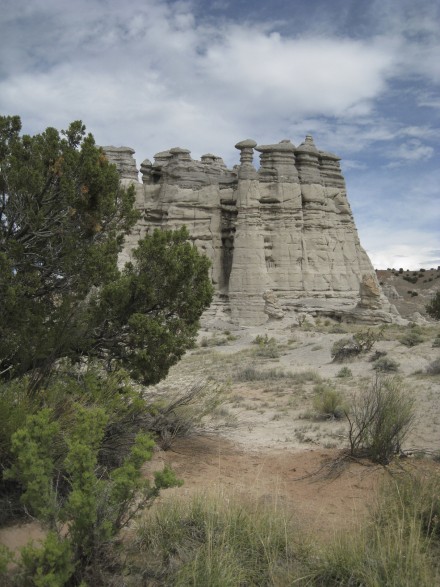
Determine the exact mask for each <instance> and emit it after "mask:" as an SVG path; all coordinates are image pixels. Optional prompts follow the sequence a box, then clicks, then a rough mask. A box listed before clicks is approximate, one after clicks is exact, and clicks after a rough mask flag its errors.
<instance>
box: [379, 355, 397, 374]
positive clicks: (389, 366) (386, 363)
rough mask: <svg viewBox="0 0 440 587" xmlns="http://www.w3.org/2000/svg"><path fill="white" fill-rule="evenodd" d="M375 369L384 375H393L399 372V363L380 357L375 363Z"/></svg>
mask: <svg viewBox="0 0 440 587" xmlns="http://www.w3.org/2000/svg"><path fill="white" fill-rule="evenodd" d="M373 369H374V370H375V371H381V372H382V373H392V372H396V371H398V370H399V363H398V362H397V361H394V360H393V359H389V358H388V357H380V358H379V359H377V360H376V361H374V365H373Z"/></svg>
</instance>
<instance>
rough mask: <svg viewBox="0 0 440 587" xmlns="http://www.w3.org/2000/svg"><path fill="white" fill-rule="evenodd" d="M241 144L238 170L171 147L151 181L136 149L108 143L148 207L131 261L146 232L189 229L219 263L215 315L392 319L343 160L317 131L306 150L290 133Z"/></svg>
mask: <svg viewBox="0 0 440 587" xmlns="http://www.w3.org/2000/svg"><path fill="white" fill-rule="evenodd" d="M235 146H236V148H237V149H238V150H239V151H240V164H239V165H236V166H235V167H234V168H233V169H232V170H231V169H228V168H227V167H226V165H225V164H224V161H223V159H222V158H221V157H218V156H216V155H213V154H211V153H208V154H206V155H203V156H202V157H201V160H200V161H197V160H194V159H192V157H191V154H190V151H189V150H188V149H183V148H180V147H174V148H171V149H169V150H168V151H162V152H160V153H157V154H156V155H155V156H154V162H153V163H152V162H151V161H149V160H148V159H147V160H145V161H143V162H142V163H141V165H140V172H141V176H142V183H141V182H139V180H138V171H137V168H136V163H135V161H134V159H133V150H132V149H129V148H127V147H120V148H115V147H105V148H104V149H105V151H106V154H107V157H108V158H109V160H111V161H112V162H114V163H115V164H116V165H117V167H118V169H119V171H120V173H121V178H122V179H123V181H130V182H132V183H133V184H134V185H135V186H136V191H137V198H136V202H137V206H138V207H139V208H140V209H141V212H142V220H141V221H139V223H138V226H137V230H136V231H135V232H134V234H133V235H132V237H131V240H130V241H129V242H128V243H127V247H126V250H125V252H124V255H123V257H122V260H124V259H127V258H129V256H130V248H132V247H133V246H134V245H135V242H136V240H137V238H139V237H140V236H142V235H143V234H145V233H147V232H149V231H151V230H153V229H154V228H168V229H169V228H178V227H180V226H182V225H186V226H187V228H188V230H189V232H190V234H191V237H192V239H193V241H194V243H195V245H196V246H197V247H198V248H199V249H200V250H201V251H202V252H203V253H205V254H206V255H207V256H208V257H209V259H210V260H211V265H212V266H211V277H212V281H213V283H214V285H215V288H216V292H217V296H216V301H215V303H214V304H213V306H212V308H211V310H210V313H211V315H212V316H214V315H215V314H217V315H222V316H223V318H224V319H227V320H232V322H234V323H236V324H239V325H242V326H252V325H258V324H263V323H265V322H266V321H267V320H277V319H282V318H283V317H284V316H288V315H289V313H294V312H296V311H308V312H311V313H313V314H315V315H316V314H323V315H335V316H337V317H339V318H340V317H341V316H342V317H343V316H344V313H347V316H348V315H350V316H353V310H354V309H355V308H356V312H355V314H356V315H357V316H359V318H360V319H362V320H366V321H372V322H374V320H375V319H377V320H378V321H382V322H383V321H390V322H391V321H392V320H393V317H392V315H391V314H390V308H389V307H386V302H385V297H384V296H383V295H380V286H379V284H378V282H377V279H376V275H375V272H374V269H373V267H372V265H371V262H370V260H369V258H368V256H367V254H366V252H365V251H364V249H363V248H362V247H361V244H360V242H359V237H358V233H357V230H356V226H355V223H354V219H353V215H352V212H351V209H350V205H349V203H348V200H347V193H346V187H345V181H344V178H343V176H342V173H341V168H340V164H339V158H338V157H337V156H336V155H333V154H332V153H328V152H325V151H320V150H319V149H318V148H317V147H316V146H315V143H314V141H313V138H312V137H311V136H310V135H308V136H307V137H306V138H305V140H304V142H302V143H301V144H300V145H299V146H298V147H295V145H294V144H293V143H292V142H291V141H290V140H289V139H283V140H282V141H280V142H279V143H275V144H271V145H257V143H256V141H254V140H252V139H246V140H243V141H240V142H238V143H237V144H236V145H235ZM255 151H257V153H259V155H260V165H259V168H258V170H257V169H256V167H255V166H254V156H255ZM376 290H377V291H376ZM368 292H370V293H368ZM371 292H374V295H373V294H372V293H371ZM391 310H392V309H391Z"/></svg>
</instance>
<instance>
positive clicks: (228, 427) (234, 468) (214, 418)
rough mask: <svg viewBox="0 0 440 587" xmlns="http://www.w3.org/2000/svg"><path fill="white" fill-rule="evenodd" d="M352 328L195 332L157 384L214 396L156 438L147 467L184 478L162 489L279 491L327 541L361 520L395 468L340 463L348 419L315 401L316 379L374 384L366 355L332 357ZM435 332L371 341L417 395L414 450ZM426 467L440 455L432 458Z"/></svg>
mask: <svg viewBox="0 0 440 587" xmlns="http://www.w3.org/2000/svg"><path fill="white" fill-rule="evenodd" d="M343 329H345V332H344V331H342V332H341V331H340V330H343ZM355 330H356V327H348V326H346V325H345V326H344V325H343V326H342V327H338V326H337V325H334V324H330V325H321V326H318V327H317V328H314V329H313V330H305V329H302V328H299V327H297V328H291V327H283V328H282V329H280V327H279V326H278V325H276V324H275V325H274V326H273V327H271V326H269V327H265V328H262V327H260V328H252V329H242V330H237V331H217V332H206V331H202V332H201V333H200V336H199V345H198V348H196V349H194V350H193V351H191V352H189V353H188V354H187V355H186V356H185V357H184V358H183V360H182V361H181V362H179V363H178V364H177V365H176V366H175V367H174V368H173V369H172V370H171V372H170V375H169V377H168V378H167V379H166V380H165V381H164V382H162V383H161V384H160V385H159V386H157V388H156V389H155V390H154V393H155V395H157V396H159V397H160V396H164V397H167V398H169V397H170V396H172V395H179V394H182V393H184V392H185V391H188V390H189V389H191V387H192V386H193V385H194V383H197V382H198V383H201V384H202V387H203V388H204V389H205V390H207V391H206V395H205V396H204V397H201V398H200V401H199V400H198V401H199V403H200V404H203V403H204V402H209V401H213V402H215V403H216V407H215V409H214V411H213V413H211V415H210V416H208V417H205V418H202V419H201V421H200V423H199V424H198V426H197V431H196V433H195V434H194V435H193V436H192V437H189V438H174V439H173V440H172V442H171V449H170V450H161V449H160V448H158V450H157V451H156V453H155V457H154V459H153V462H152V463H149V464H147V465H146V468H145V472H146V475H148V476H149V475H150V474H151V472H152V470H154V469H157V468H161V467H162V466H163V464H164V463H167V464H170V465H172V467H173V468H174V469H175V471H176V473H177V475H178V476H179V477H180V478H181V479H183V481H184V486H183V487H182V488H179V489H173V490H168V491H167V492H164V494H163V496H162V497H161V498H160V499H168V497H169V496H170V495H180V496H184V497H185V496H190V495H192V494H193V493H195V492H196V493H198V492H202V491H211V490H212V491H221V492H222V493H225V492H226V493H227V492H232V493H233V494H234V495H237V494H238V495H243V496H249V495H250V496H252V497H253V498H256V499H261V500H265V501H266V500H268V501H279V502H280V503H282V504H283V505H285V506H286V507H287V508H288V509H289V510H290V509H291V510H292V512H294V515H296V516H297V517H298V518H300V520H301V522H302V525H303V527H305V528H308V529H309V530H310V531H311V532H313V534H314V535H316V536H320V537H321V538H323V539H325V538H327V537H331V536H333V534H334V533H335V532H338V531H341V530H345V529H349V528H352V527H353V526H356V524H359V523H360V522H361V521H362V518H363V517H364V514H365V513H366V512H367V511H368V510H370V509H371V507H372V504H373V503H374V499H375V496H376V493H377V488H378V486H379V485H380V482H381V480H382V479H384V478H386V477H387V476H388V475H389V474H390V471H389V470H386V469H384V468H383V467H379V466H373V465H371V464H368V463H364V464H359V463H353V462H352V463H348V464H346V465H345V466H344V467H342V468H338V467H335V466H334V463H335V461H337V460H338V457H339V455H340V454H341V452H340V451H341V450H342V449H343V448H344V447H346V446H347V441H346V430H347V429H346V424H345V422H344V420H343V419H322V418H317V417H316V414H315V413H314V411H313V398H314V397H315V396H316V394H317V389H316V386H317V385H324V386H329V385H330V386H333V387H334V388H335V389H337V390H338V391H339V392H340V393H341V395H342V397H343V398H344V399H345V400H346V401H347V402H349V401H350V399H351V397H352V396H353V394H358V393H360V391H361V390H362V388H363V387H365V386H368V385H371V384H372V381H373V380H374V377H375V371H374V370H373V369H372V363H371V361H370V358H371V354H372V353H369V354H367V355H365V356H361V357H359V358H357V359H356V360H354V361H352V362H349V363H345V364H343V365H341V364H336V363H333V362H332V360H331V354H330V350H331V347H332V345H333V344H334V342H335V341H337V340H339V339H341V338H347V337H350V336H351V334H352V333H353V332H354V331H355ZM439 332H440V327H439V326H437V327H436V328H434V327H433V328H431V329H429V330H426V332H425V335H424V336H425V341H424V342H422V343H421V344H419V345H417V346H415V347H412V348H409V347H407V346H404V345H403V344H401V343H400V342H399V338H400V337H401V336H402V335H403V334H405V330H404V329H402V328H400V329H398V328H395V327H394V328H393V329H391V330H389V331H387V332H386V333H385V339H384V340H381V341H379V342H377V344H376V345H375V347H374V349H373V351H376V350H378V351H381V352H384V353H386V356H387V357H388V358H390V359H393V360H394V361H397V362H398V363H399V368H398V372H397V375H398V376H400V377H401V385H404V386H406V388H407V389H408V390H409V393H411V394H412V395H413V397H414V398H415V400H416V411H417V417H416V425H415V427H414V430H413V431H412V433H411V434H410V436H409V438H408V441H407V443H406V446H405V447H404V448H407V449H412V450H413V453H414V455H415V456H416V455H417V451H423V450H426V451H431V452H432V451H435V450H439V449H440V377H439V376H438V375H435V376H432V375H431V376H428V375H426V374H425V369H426V367H427V366H428V365H429V364H430V363H431V362H432V361H433V360H434V359H436V358H439V356H440V349H439V348H433V346H432V342H433V339H434V338H435V336H436V335H437V334H438V333H439ZM265 335H267V336H268V338H274V340H275V342H274V344H275V346H276V349H277V353H276V354H277V356H276V357H268V356H261V354H260V350H261V349H260V347H259V345H257V344H255V343H254V341H255V338H256V337H257V336H265ZM373 351H372V352H373ZM342 367H347V368H349V369H350V372H351V374H350V376H348V377H338V373H339V371H340V370H341V368H342ZM249 370H251V371H252V370H253V372H254V374H255V373H256V374H257V375H256V378H255V379H253V380H251V381H249V380H246V377H245V376H244V375H245V374H246V372H249ZM304 374H305V375H304ZM199 408H200V405H199V406H198V405H197V402H196V405H195V406H190V407H189V408H188V409H189V410H190V412H189V414H190V415H191V410H195V412H194V414H195V415H194V417H196V413H197V410H198V409H199ZM332 463H333V465H332ZM421 463H422V464H421ZM402 466H404V467H419V466H426V460H419V459H417V458H414V457H412V458H409V459H404V460H403V461H399V463H397V464H396V467H397V468H396V471H397V472H398V471H399V470H400V468H401V467H402ZM429 466H437V465H435V464H434V463H433V462H432V461H431V464H430V465H429ZM336 473H337V474H336ZM41 535H42V534H41V529H39V527H38V526H37V525H36V524H28V525H25V526H21V527H14V528H12V529H11V528H9V529H2V530H0V543H3V544H6V545H7V546H9V547H10V548H18V547H20V546H22V545H23V544H25V543H26V542H27V541H28V540H29V539H37V540H38V539H39V538H40V537H41Z"/></svg>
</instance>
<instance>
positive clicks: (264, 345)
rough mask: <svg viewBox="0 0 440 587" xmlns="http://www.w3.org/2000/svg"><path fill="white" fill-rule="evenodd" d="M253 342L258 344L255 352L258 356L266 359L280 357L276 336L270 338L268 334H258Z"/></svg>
mask: <svg viewBox="0 0 440 587" xmlns="http://www.w3.org/2000/svg"><path fill="white" fill-rule="evenodd" d="M253 343H254V344H256V345H258V349H257V350H256V352H255V354H256V355H257V357H264V358H266V359H278V357H279V356H280V351H279V348H278V344H277V341H276V340H275V339H274V338H269V337H268V336H267V334H265V335H264V336H260V335H258V336H257V337H256V338H255V339H254V341H253Z"/></svg>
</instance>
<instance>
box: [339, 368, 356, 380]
mask: <svg viewBox="0 0 440 587" xmlns="http://www.w3.org/2000/svg"><path fill="white" fill-rule="evenodd" d="M352 376H353V373H352V371H351V369H350V368H349V367H341V369H339V371H338V372H337V373H336V377H341V378H345V377H352Z"/></svg>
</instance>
